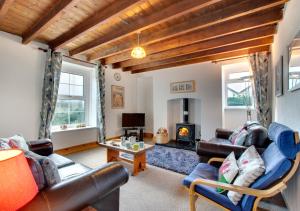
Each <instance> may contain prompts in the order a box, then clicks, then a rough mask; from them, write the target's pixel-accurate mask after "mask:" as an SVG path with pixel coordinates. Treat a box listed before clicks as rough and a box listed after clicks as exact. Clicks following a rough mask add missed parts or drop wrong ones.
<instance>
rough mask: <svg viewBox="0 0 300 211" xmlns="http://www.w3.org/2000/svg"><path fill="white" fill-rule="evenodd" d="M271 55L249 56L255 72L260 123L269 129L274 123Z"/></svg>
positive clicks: (254, 79) (255, 91)
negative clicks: (271, 97) (270, 70)
mask: <svg viewBox="0 0 300 211" xmlns="http://www.w3.org/2000/svg"><path fill="white" fill-rule="evenodd" d="M269 60H270V57H269V53H268V52H259V53H254V54H251V55H249V61H250V64H251V68H252V72H253V84H254V86H253V87H254V97H255V103H256V112H257V119H258V121H259V122H260V123H261V124H262V125H263V126H264V127H268V126H269V125H270V123H271V121H272V104H271V103H272V101H271V99H270V96H271V92H272V90H271V86H270V84H269V83H271V80H270V78H269V77H270V76H269Z"/></svg>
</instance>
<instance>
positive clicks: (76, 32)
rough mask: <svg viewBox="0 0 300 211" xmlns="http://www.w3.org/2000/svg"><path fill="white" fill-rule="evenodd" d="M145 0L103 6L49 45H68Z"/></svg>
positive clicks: (123, 1) (58, 46)
mask: <svg viewBox="0 0 300 211" xmlns="http://www.w3.org/2000/svg"><path fill="white" fill-rule="evenodd" d="M143 1H145V0H118V1H116V2H115V3H113V4H110V5H109V6H107V7H106V8H104V9H103V8H102V9H101V10H100V11H98V12H96V13H95V14H94V15H92V16H91V17H88V18H87V19H85V20H84V21H83V22H81V23H79V24H78V25H76V26H74V27H73V28H72V29H71V30H69V31H67V32H66V33H64V34H62V35H60V36H59V37H57V38H56V39H54V40H52V41H51V42H49V45H50V46H51V48H53V49H58V48H61V47H63V46H64V45H66V44H67V43H69V42H71V41H73V40H74V39H76V38H77V37H79V36H80V35H82V34H83V33H85V32H87V31H89V30H92V29H94V28H96V27H98V26H100V25H101V24H104V23H105V22H107V21H108V20H111V19H112V18H115V17H117V16H119V15H120V14H121V13H122V12H124V11H126V10H127V9H128V8H130V7H133V6H135V5H137V4H139V3H141V2H143Z"/></svg>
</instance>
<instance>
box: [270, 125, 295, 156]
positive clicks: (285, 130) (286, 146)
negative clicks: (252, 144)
mask: <svg viewBox="0 0 300 211" xmlns="http://www.w3.org/2000/svg"><path fill="white" fill-rule="evenodd" d="M268 135H269V139H270V140H272V141H274V142H275V143H276V144H277V146H278V148H279V150H281V152H282V153H283V154H284V155H285V156H286V157H288V158H289V159H294V158H295V157H296V154H297V152H298V150H299V149H298V148H297V145H296V143H295V135H294V131H293V130H291V129H290V128H289V127H287V126H285V125H282V124H279V123H276V122H273V123H272V124H271V125H270V127H269V130H268Z"/></svg>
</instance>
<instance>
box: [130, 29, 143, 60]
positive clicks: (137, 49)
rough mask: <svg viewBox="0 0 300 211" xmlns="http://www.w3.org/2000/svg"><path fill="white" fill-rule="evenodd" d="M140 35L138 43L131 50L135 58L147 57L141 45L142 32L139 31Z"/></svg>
mask: <svg viewBox="0 0 300 211" xmlns="http://www.w3.org/2000/svg"><path fill="white" fill-rule="evenodd" d="M137 35H138V45H137V47H134V48H133V49H132V51H131V56H132V57H133V58H135V59H142V58H144V57H146V51H145V49H144V48H143V47H141V46H140V32H138V33H137Z"/></svg>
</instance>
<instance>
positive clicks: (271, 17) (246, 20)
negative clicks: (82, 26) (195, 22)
mask: <svg viewBox="0 0 300 211" xmlns="http://www.w3.org/2000/svg"><path fill="white" fill-rule="evenodd" d="M281 19H282V9H281V7H279V8H276V9H272V10H268V11H263V12H259V13H255V14H251V15H247V16H244V17H243V18H236V19H233V20H230V21H227V22H224V23H219V24H216V25H213V26H210V27H207V28H204V29H199V30H196V31H193V32H190V33H187V34H184V35H181V36H178V37H174V38H170V39H167V40H165V41H163V42H157V43H153V44H151V45H148V46H144V47H145V50H146V52H147V55H148V56H149V55H151V54H154V53H158V52H162V51H166V50H169V49H173V48H178V47H182V46H186V45H190V44H193V43H196V42H200V41H204V40H209V39H213V38H217V37H221V36H225V35H229V34H233V33H237V32H242V31H245V30H249V29H254V28H258V27H262V26H266V25H270V24H276V23H278V22H279V21H280V20H281ZM130 53H131V50H129V51H126V52H123V53H120V54H117V55H114V56H110V57H107V58H105V63H106V64H112V63H117V62H120V61H125V60H128V59H132V57H131V55H130Z"/></svg>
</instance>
